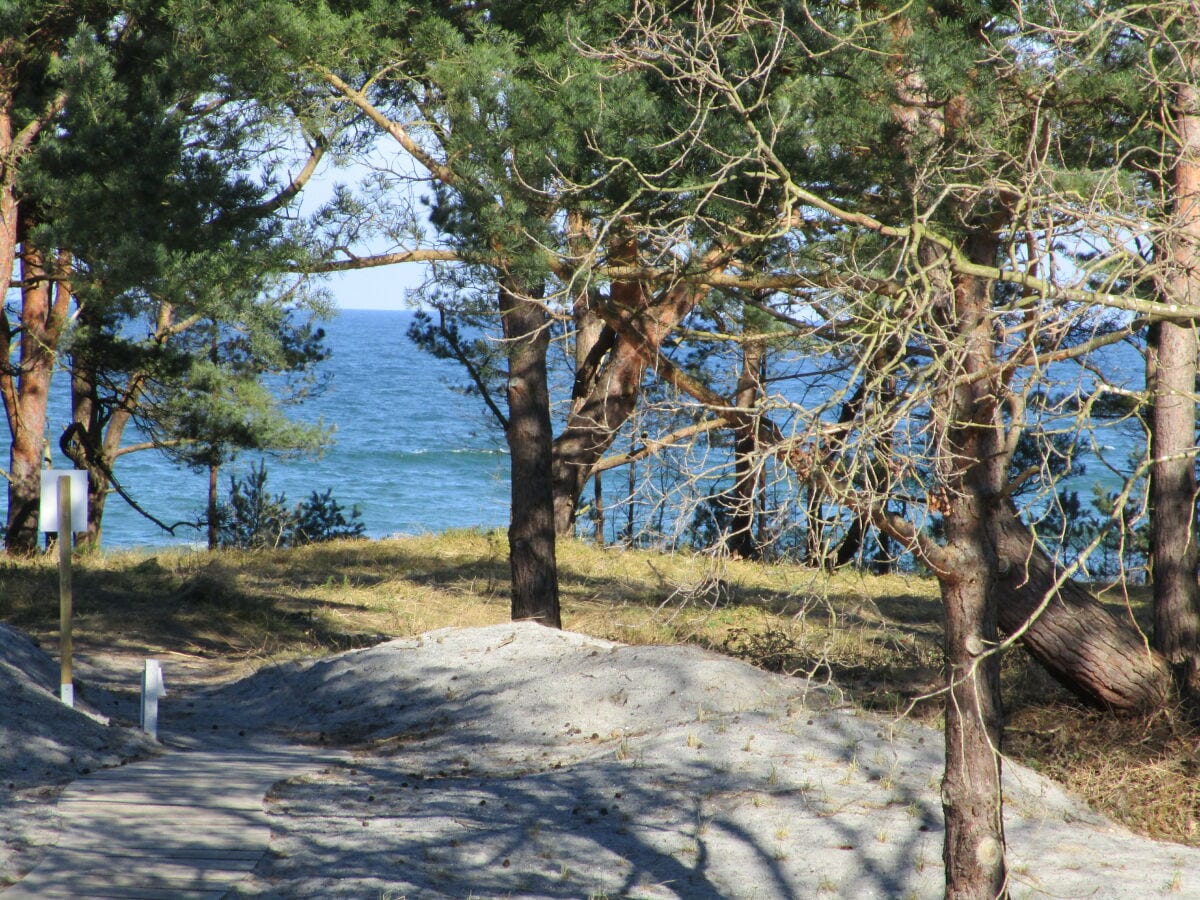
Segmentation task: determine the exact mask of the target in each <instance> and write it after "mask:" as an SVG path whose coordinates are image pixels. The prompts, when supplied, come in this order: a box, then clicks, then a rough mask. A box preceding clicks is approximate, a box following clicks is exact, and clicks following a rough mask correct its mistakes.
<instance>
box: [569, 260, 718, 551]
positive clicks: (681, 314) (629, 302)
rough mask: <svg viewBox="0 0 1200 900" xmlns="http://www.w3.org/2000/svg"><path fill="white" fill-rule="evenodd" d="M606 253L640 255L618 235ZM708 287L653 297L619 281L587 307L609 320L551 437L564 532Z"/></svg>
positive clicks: (675, 287)
mask: <svg viewBox="0 0 1200 900" xmlns="http://www.w3.org/2000/svg"><path fill="white" fill-rule="evenodd" d="M609 256H610V261H612V262H614V263H617V264H629V265H631V264H633V263H635V262H636V261H637V248H636V247H635V246H634V245H633V243H632V242H625V243H620V242H617V243H615V244H614V246H613V248H612V249H611V251H610V254H609ZM706 290H707V288H705V287H702V286H700V287H698V286H694V285H690V284H684V283H681V284H677V285H673V286H670V287H668V288H665V289H664V290H663V291H661V292H660V293H659V294H658V295H657V296H655V297H654V298H652V299H649V300H648V299H647V297H646V292H645V289H644V287H643V286H642V284H641V283H640V282H637V281H616V282H614V283H613V286H612V293H611V297H610V299H609V302H608V303H607V304H604V306H603V307H600V308H598V309H595V310H591V311H590V313H591V315H592V316H599V317H600V318H601V319H602V320H603V322H604V325H605V327H604V328H603V330H602V331H599V332H596V337H595V339H594V342H593V343H592V344H591V346H590V347H589V350H588V353H586V354H585V355H584V356H583V359H582V361H581V362H580V363H578V364H577V371H576V379H575V390H574V402H573V404H572V407H571V414H570V416H569V417H568V419H567V425H566V428H564V429H563V432H562V434H560V435H559V436H558V438H557V440H555V442H554V509H555V527H556V528H557V530H558V533H559V534H569V533H570V532H571V530H572V529H573V528H574V526H575V512H576V509H577V508H578V506H579V497H580V495H581V494H582V492H583V488H584V486H585V485H586V484H587V480H588V478H589V477H590V475H591V474H592V467H593V466H594V465H595V464H596V463H597V462H599V460H600V458H601V457H602V456H604V454H605V452H606V451H607V450H608V449H609V447H611V446H612V442H613V439H614V438H615V437H616V435H617V432H618V431H619V430H620V429H621V426H622V425H624V424H625V422H626V421H628V420H629V417H630V416H631V415H633V411H634V408H635V407H636V406H637V401H638V397H639V396H640V395H641V390H642V382H643V380H644V379H645V375H646V369H647V367H648V366H649V365H651V360H652V359H653V358H654V357H656V356H657V355H658V354H659V351H660V348H661V346H662V342H663V341H664V340H665V339H666V338H667V336H668V335H669V334H670V333H671V331H672V330H674V329H675V328H676V327H677V326H678V325H679V323H680V322H682V321H683V319H684V318H685V317H686V316H687V314H688V313H689V312H691V311H692V309H693V308H694V307H695V305H696V303H697V301H698V300H699V298H700V297H701V296H702V295H703V293H704V292H705V291H706ZM591 300H592V301H593V302H595V303H597V304H599V303H601V302H602V301H600V300H599V298H591Z"/></svg>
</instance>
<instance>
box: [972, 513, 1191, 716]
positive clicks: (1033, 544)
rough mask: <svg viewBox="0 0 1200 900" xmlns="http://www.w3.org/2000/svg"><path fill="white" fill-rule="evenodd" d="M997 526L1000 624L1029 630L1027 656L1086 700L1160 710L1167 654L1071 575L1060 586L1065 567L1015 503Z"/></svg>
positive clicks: (1167, 685) (1024, 639) (1166, 685)
mask: <svg viewBox="0 0 1200 900" xmlns="http://www.w3.org/2000/svg"><path fill="white" fill-rule="evenodd" d="M996 524H997V532H996V534H997V550H996V555H997V558H998V566H999V570H998V573H999V574H998V589H999V609H998V612H999V621H1000V628H1001V629H1002V630H1003V631H1004V632H1005V633H1007V634H1017V633H1018V632H1022V629H1025V630H1024V631H1023V632H1022V636H1021V643H1022V645H1023V646H1024V647H1025V648H1026V649H1027V650H1028V651H1029V653H1030V655H1032V656H1033V658H1034V659H1036V660H1037V661H1038V662H1039V663H1041V664H1042V666H1043V667H1044V668H1045V669H1046V671H1048V672H1049V673H1050V674H1051V675H1053V676H1054V677H1055V679H1057V680H1058V681H1059V682H1060V683H1061V684H1063V685H1064V686H1065V687H1067V688H1068V689H1069V690H1071V691H1072V692H1073V693H1074V694H1076V696H1078V697H1080V698H1081V699H1083V700H1085V701H1087V702H1088V703H1091V704H1093V705H1095V706H1100V707H1105V708H1109V709H1112V710H1114V711H1117V712H1125V713H1133V712H1142V711H1147V710H1153V709H1158V708H1161V707H1162V706H1163V704H1165V703H1166V702H1167V699H1168V697H1170V694H1171V672H1170V669H1169V667H1168V665H1167V662H1166V660H1165V659H1164V658H1163V656H1162V655H1161V654H1159V653H1157V652H1156V651H1154V650H1153V649H1151V648H1150V647H1149V646H1148V645H1147V643H1146V639H1145V638H1144V637H1143V636H1142V634H1141V632H1140V631H1138V630H1137V628H1136V627H1134V626H1133V625H1132V624H1131V623H1130V622H1129V621H1127V620H1126V619H1125V618H1118V617H1117V616H1114V615H1113V614H1112V613H1111V612H1109V611H1108V608H1107V607H1105V606H1104V604H1102V603H1101V602H1100V601H1099V600H1097V599H1096V598H1095V597H1093V596H1092V595H1091V594H1090V593H1089V592H1088V591H1087V589H1086V588H1084V587H1083V586H1082V585H1080V584H1078V583H1077V582H1074V581H1070V580H1067V581H1065V582H1063V583H1062V585H1061V586H1060V587H1058V588H1057V589H1056V588H1055V584H1057V583H1058V582H1059V581H1060V578H1061V575H1062V571H1061V570H1060V569H1059V568H1058V567H1057V566H1055V565H1054V562H1053V560H1051V559H1050V557H1049V556H1048V555H1047V554H1046V552H1045V551H1044V550H1042V548H1041V547H1040V546H1039V545H1038V543H1037V541H1036V540H1035V539H1034V536H1033V535H1032V534H1030V532H1029V528H1028V526H1026V525H1025V523H1023V522H1022V521H1021V520H1020V518H1019V517H1018V515H1017V512H1016V510H1015V509H1014V508H1013V507H1012V506H1011V505H1010V504H1005V505H1004V506H1003V507H1002V508H1001V509H1000V510H998V511H997V513H996ZM1047 597H1049V598H1050V600H1049V602H1046V598H1047ZM1043 606H1044V609H1043V608H1042V607H1043ZM1039 610H1040V612H1039ZM1035 614H1036V615H1037V618H1036V619H1035V620H1033V622H1032V624H1030V617H1031V616H1033V615H1035ZM1027 624H1028V625H1029V627H1028V628H1027V629H1026V628H1025V626H1026V625H1027Z"/></svg>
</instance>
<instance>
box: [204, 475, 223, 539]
mask: <svg viewBox="0 0 1200 900" xmlns="http://www.w3.org/2000/svg"><path fill="white" fill-rule="evenodd" d="M220 475H221V467H220V466H217V465H211V466H209V467H208V514H207V519H208V549H209V550H216V549H217V548H218V547H219V546H220V545H221V539H220V537H221V534H220V529H219V528H218V527H217V526H218V524H219V521H218V520H219V514H218V509H219V506H220V504H219V502H218V497H219V479H220Z"/></svg>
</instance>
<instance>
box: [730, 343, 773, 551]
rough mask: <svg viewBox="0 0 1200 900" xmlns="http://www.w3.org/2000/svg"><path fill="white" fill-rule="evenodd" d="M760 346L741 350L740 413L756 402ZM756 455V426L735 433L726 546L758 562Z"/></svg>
mask: <svg viewBox="0 0 1200 900" xmlns="http://www.w3.org/2000/svg"><path fill="white" fill-rule="evenodd" d="M763 355H764V354H763V345H762V343H761V342H758V341H750V342H747V343H746V344H744V345H743V347H742V371H741V374H740V375H739V376H738V384H737V393H736V394H735V395H734V404H735V405H736V406H737V408H738V409H740V410H750V409H753V407H754V405H755V404H756V403H757V402H758V396H759V390H760V375H761V371H760V370H761V368H762V362H763ZM757 451H758V423H757V422H749V423H747V424H745V425H742V426H741V427H738V428H735V429H734V450H733V452H734V462H733V466H734V482H733V489H732V490H731V491H730V492H729V499H730V506H731V508H732V510H733V514H732V516H731V517H730V522H729V537H728V538H727V540H726V542H725V543H726V546H727V548H728V549H729V553H730V554H731V555H732V556H735V557H741V558H742V559H758V558H759V555H760V552H759V550H760V548H759V546H758V542H757V541H756V540H755V536H754V521H755V515H754V514H755V506H756V503H757V499H758V485H759V481H760V476H761V468H760V467H759V465H758V462H757V459H756V454H757Z"/></svg>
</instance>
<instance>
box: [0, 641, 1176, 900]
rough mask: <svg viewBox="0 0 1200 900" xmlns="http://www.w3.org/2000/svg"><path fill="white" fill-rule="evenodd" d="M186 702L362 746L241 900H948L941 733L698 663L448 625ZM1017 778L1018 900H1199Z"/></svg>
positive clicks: (291, 805) (222, 729) (277, 812)
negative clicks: (1028, 899)
mask: <svg viewBox="0 0 1200 900" xmlns="http://www.w3.org/2000/svg"><path fill="white" fill-rule="evenodd" d="M166 669H167V680H168V686H170V683H171V667H170V663H169V662H168V663H167V665H166ZM181 694H182V692H180V693H178V694H176V695H173V696H171V697H169V698H168V700H167V701H166V702H165V703H164V706H163V723H164V729H165V735H166V737H167V739H168V741H179V742H188V741H190V742H197V741H205V742H210V741H213V740H218V741H227V742H229V744H230V745H231V746H235V745H238V744H239V742H245V741H247V740H255V739H268V738H269V739H271V740H276V739H289V740H292V741H303V742H308V743H311V744H314V745H316V746H318V747H320V746H324V747H327V748H328V747H331V746H334V745H338V746H345V745H351V746H354V747H356V748H357V751H356V756H355V757H354V758H352V759H348V760H346V761H345V762H341V763H332V764H329V765H326V766H324V767H323V768H321V769H320V770H318V771H316V772H315V773H312V774H309V775H305V776H302V777H297V778H291V779H286V780H283V781H281V782H279V783H277V784H276V785H275V786H274V787H273V788H272V789H271V791H270V792H269V794H268V796H267V797H266V801H265V802H266V809H267V811H268V813H269V814H270V817H271V823H272V843H271V847H272V853H271V854H270V855H269V856H268V858H267V859H266V860H265V861H264V862H263V863H261V864H260V865H259V866H258V867H257V868H256V869H255V871H254V873H253V874H252V875H251V877H250V878H249V879H248V880H246V881H245V882H243V883H242V885H241V886H240V887H239V888H238V892H239V895H247V896H265V897H336V896H345V897H373V898H376V897H381V896H389V897H392V898H394V900H398V898H400V897H446V898H452V897H453V898H461V897H466V896H469V895H470V896H474V897H476V898H483V897H495V896H504V897H529V898H533V897H538V898H545V897H563V898H568V897H589V896H595V897H599V896H605V895H606V896H610V897H616V896H628V897H652V898H658V897H681V898H705V897H710V898H717V897H745V898H754V897H757V898H775V897H818V896H822V897H823V896H830V897H837V896H840V897H853V898H864V897H889V898H890V897H937V896H940V895H941V890H942V879H943V874H942V869H941V863H940V855H941V841H942V833H941V824H940V819H941V816H940V807H939V801H938V792H937V788H938V783H939V778H940V768H941V750H940V748H941V738H940V735H938V734H936V733H934V732H932V731H929V730H928V729H924V728H921V727H919V726H917V725H915V724H913V723H908V722H892V721H887V720H884V719H880V718H876V717H874V716H868V715H865V714H861V713H858V712H855V711H854V710H851V709H849V708H845V707H842V706H840V705H839V704H838V701H837V697H836V696H835V695H834V694H832V693H831V692H828V691H824V690H821V689H811V688H810V687H809V686H808V685H807V684H806V683H804V682H803V681H800V680H797V679H787V678H781V677H777V676H772V675H769V674H765V673H763V672H760V671H758V670H756V669H753V668H751V667H749V666H747V665H744V664H742V663H739V662H736V661H733V660H729V659H726V658H724V657H720V656H717V655H715V654H710V653H706V652H704V651H701V650H698V649H695V648H688V647H624V646H619V645H614V644H610V643H607V642H603V641H598V640H593V639H591V638H587V637H583V636H580V635H574V634H569V633H562V632H554V631H550V630H548V629H544V628H540V627H538V626H535V625H502V626H492V627H489V628H478V629H455V630H446V631H442V632H434V633H431V634H429V635H425V636H423V637H422V638H419V639H415V640H405V641H393V642H390V643H387V644H382V645H379V646H377V647H374V648H370V649H368V650H361V651H354V652H351V653H346V654H340V655H338V656H335V657H330V658H327V659H324V660H320V661H307V662H300V663H292V664H287V665H284V666H280V667H275V668H271V669H267V670H264V671H262V672H260V673H258V674H257V675H254V676H252V677H250V678H247V679H244V680H242V681H239V682H236V683H233V684H230V685H227V686H223V687H207V688H203V689H197V690H195V691H194V692H191V693H190V695H188V696H182V695H181ZM6 721H7V719H6ZM1007 772H1008V782H1007V792H1008V799H1009V803H1008V812H1007V818H1006V827H1007V829H1008V835H1009V840H1010V863H1011V868H1012V871H1013V879H1014V884H1013V894H1014V896H1017V897H1020V896H1053V897H1092V898H1101V897H1112V898H1127V897H1153V896H1168V897H1170V896H1200V851H1197V850H1193V849H1190V848H1186V847H1181V846H1177V845H1172V844H1164V843H1159V842H1154V841H1150V840H1146V839H1144V838H1140V837H1137V836H1135V835H1132V834H1130V833H1129V832H1127V831H1125V830H1124V829H1121V828H1119V827H1117V826H1114V825H1112V824H1110V823H1108V822H1106V821H1104V820H1102V819H1100V818H1099V817H1097V816H1095V815H1094V814H1092V813H1091V812H1089V811H1088V810H1087V809H1086V808H1085V807H1083V806H1082V805H1081V804H1079V803H1077V802H1076V801H1074V800H1072V799H1070V798H1068V797H1066V796H1065V795H1064V794H1063V793H1062V792H1061V791H1060V790H1059V789H1058V788H1057V787H1055V786H1054V785H1053V784H1051V783H1050V782H1048V781H1047V780H1045V779H1042V778H1040V777H1039V776H1037V775H1035V774H1033V773H1032V772H1030V771H1028V770H1026V769H1023V768H1021V767H1019V766H1016V765H1009V766H1007ZM6 809H7V808H6ZM9 817H10V814H9V812H7V811H6V812H5V814H4V816H3V819H2V820H0V821H3V822H8V820H9ZM43 824H45V825H47V826H49V825H52V823H51V822H45V823H43ZM11 858H12V854H11V853H10V856H9V857H8V859H9V860H11Z"/></svg>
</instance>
